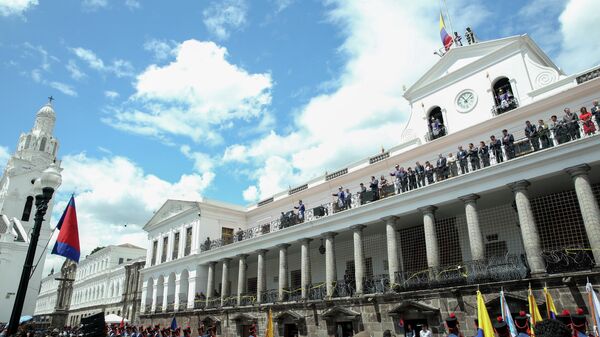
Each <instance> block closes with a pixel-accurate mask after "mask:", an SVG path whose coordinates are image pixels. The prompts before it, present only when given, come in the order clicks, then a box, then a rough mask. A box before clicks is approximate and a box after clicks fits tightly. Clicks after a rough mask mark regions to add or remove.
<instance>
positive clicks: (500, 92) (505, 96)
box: [492, 76, 519, 115]
mask: <svg viewBox="0 0 600 337" xmlns="http://www.w3.org/2000/svg"><path fill="white" fill-rule="evenodd" d="M492 91H493V94H494V100H495V104H496V106H495V107H494V112H495V114H498V115H499V114H502V113H505V112H507V111H510V110H513V109H515V108H517V107H518V106H519V105H518V102H517V100H516V98H515V96H514V94H513V93H514V91H513V88H512V86H511V84H510V80H509V79H508V77H505V76H502V77H500V78H498V79H496V81H494V83H493V85H492Z"/></svg>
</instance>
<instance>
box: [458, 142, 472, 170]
mask: <svg viewBox="0 0 600 337" xmlns="http://www.w3.org/2000/svg"><path fill="white" fill-rule="evenodd" d="M468 156H469V154H468V153H467V151H465V150H463V147H462V145H461V146H459V147H458V152H456V159H458V164H459V165H460V171H461V172H462V173H463V174H465V173H469V165H468V163H467V157H468Z"/></svg>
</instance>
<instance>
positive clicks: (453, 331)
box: [446, 312, 462, 337]
mask: <svg viewBox="0 0 600 337" xmlns="http://www.w3.org/2000/svg"><path fill="white" fill-rule="evenodd" d="M446 327H447V328H448V337H462V334H461V333H460V330H459V329H458V320H457V319H456V315H454V313H453V312H451V313H450V315H448V318H446Z"/></svg>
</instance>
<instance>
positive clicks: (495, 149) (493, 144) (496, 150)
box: [490, 135, 504, 163]
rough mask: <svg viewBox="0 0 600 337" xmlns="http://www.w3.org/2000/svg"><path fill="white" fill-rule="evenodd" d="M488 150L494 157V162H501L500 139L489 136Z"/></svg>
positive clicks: (502, 159)
mask: <svg viewBox="0 0 600 337" xmlns="http://www.w3.org/2000/svg"><path fill="white" fill-rule="evenodd" d="M490 150H492V153H493V154H494V158H496V163H501V162H503V161H504V158H503V155H502V142H501V141H500V139H496V136H494V135H491V136H490Z"/></svg>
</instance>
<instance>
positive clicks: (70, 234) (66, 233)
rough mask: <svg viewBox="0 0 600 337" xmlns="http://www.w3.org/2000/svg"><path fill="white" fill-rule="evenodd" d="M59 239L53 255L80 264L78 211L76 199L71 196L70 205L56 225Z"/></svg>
mask: <svg viewBox="0 0 600 337" xmlns="http://www.w3.org/2000/svg"><path fill="white" fill-rule="evenodd" d="M56 229H58V230H59V231H60V232H59V233H58V238H57V239H56V243H55V244H54V248H52V254H55V255H61V256H64V257H66V258H67V259H70V260H73V261H75V262H77V263H79V254H80V250H79V230H78V229H77V211H76V210H75V197H73V196H71V200H69V204H68V205H67V208H65V211H64V213H63V215H62V216H61V217H60V221H58V225H56Z"/></svg>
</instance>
